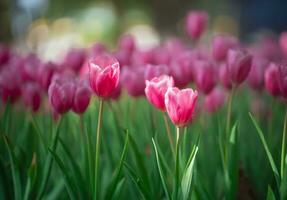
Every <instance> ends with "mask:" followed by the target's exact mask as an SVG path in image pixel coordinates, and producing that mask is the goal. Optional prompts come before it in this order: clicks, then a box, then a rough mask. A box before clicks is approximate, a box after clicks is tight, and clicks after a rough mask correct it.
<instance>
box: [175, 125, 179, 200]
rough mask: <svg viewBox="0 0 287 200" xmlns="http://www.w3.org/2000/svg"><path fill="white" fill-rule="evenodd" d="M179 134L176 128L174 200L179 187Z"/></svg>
mask: <svg viewBox="0 0 287 200" xmlns="http://www.w3.org/2000/svg"><path fill="white" fill-rule="evenodd" d="M179 133H180V128H179V127H178V126H177V127H176V146H175V188H174V199H177V196H178V185H179Z"/></svg>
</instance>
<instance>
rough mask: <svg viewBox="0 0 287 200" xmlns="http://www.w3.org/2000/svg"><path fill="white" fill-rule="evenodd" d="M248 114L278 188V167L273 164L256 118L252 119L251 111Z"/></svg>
mask: <svg viewBox="0 0 287 200" xmlns="http://www.w3.org/2000/svg"><path fill="white" fill-rule="evenodd" d="M249 116H250V118H251V120H252V122H253V124H254V126H255V128H256V130H257V133H258V135H259V137H260V140H261V142H262V144H263V147H264V149H265V152H266V154H267V157H268V160H269V163H270V165H271V168H272V171H273V173H274V176H275V180H276V183H277V186H278V188H279V186H280V181H279V173H278V169H277V167H276V165H275V162H274V159H273V157H272V154H271V152H270V150H269V148H268V145H267V142H266V140H265V138H264V135H263V132H262V130H261V129H260V127H259V125H258V123H257V122H256V120H255V119H254V117H253V116H252V114H251V113H249Z"/></svg>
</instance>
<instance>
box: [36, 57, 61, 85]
mask: <svg viewBox="0 0 287 200" xmlns="http://www.w3.org/2000/svg"><path fill="white" fill-rule="evenodd" d="M56 70H57V67H56V65H55V64H54V63H52V62H47V63H42V64H41V65H40V66H39V69H38V83H39V84H40V85H41V86H42V88H44V89H45V90H46V91H47V90H48V88H49V85H50V84H51V80H52V77H53V74H54V73H55V71H56Z"/></svg>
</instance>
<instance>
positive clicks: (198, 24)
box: [185, 11, 208, 40]
mask: <svg viewBox="0 0 287 200" xmlns="http://www.w3.org/2000/svg"><path fill="white" fill-rule="evenodd" d="M207 22H208V14H207V13H206V12H204V11H190V12H189V13H188V15H187V17H186V23H185V29H186V32H187V34H188V35H189V36H190V37H191V38H192V39H195V40H197V39H199V38H200V36H201V35H202V33H203V32H204V30H205V28H206V26H207Z"/></svg>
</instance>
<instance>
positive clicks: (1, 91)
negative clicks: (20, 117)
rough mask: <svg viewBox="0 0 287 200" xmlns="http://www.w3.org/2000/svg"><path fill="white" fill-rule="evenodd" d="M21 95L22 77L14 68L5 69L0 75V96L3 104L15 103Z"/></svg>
mask: <svg viewBox="0 0 287 200" xmlns="http://www.w3.org/2000/svg"><path fill="white" fill-rule="evenodd" d="M20 95H21V89H20V76H19V73H17V71H16V69H14V68H4V69H3V70H2V71H1V74H0V96H1V98H2V101H3V102H7V101H8V100H9V101H10V102H12V103H13V102H15V101H16V100H17V99H18V98H19V97H20Z"/></svg>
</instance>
